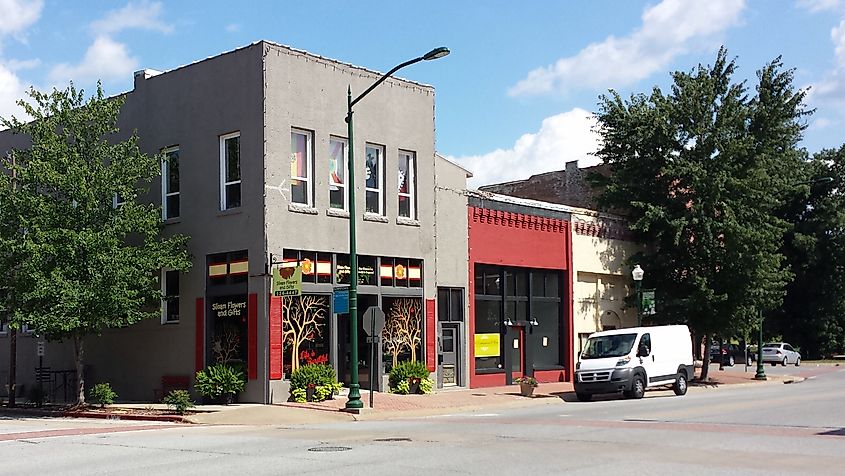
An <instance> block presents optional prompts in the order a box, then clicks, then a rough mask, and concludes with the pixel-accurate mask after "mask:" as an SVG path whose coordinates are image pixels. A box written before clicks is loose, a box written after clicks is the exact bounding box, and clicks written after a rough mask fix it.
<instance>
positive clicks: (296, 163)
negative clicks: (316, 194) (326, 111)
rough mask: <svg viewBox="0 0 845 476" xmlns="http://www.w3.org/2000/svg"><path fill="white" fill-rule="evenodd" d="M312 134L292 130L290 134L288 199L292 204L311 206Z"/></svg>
mask: <svg viewBox="0 0 845 476" xmlns="http://www.w3.org/2000/svg"><path fill="white" fill-rule="evenodd" d="M313 137H314V135H313V133H311V132H308V131H303V130H301V129H293V130H291V133H290V197H291V201H292V202H293V203H299V204H302V205H308V206H309V207H310V206H311V205H312V196H313V194H312V191H311V170H312V169H313V167H314V157H313V154H312V152H311V151H312V150H313V149H312V147H313V146H312V138H313Z"/></svg>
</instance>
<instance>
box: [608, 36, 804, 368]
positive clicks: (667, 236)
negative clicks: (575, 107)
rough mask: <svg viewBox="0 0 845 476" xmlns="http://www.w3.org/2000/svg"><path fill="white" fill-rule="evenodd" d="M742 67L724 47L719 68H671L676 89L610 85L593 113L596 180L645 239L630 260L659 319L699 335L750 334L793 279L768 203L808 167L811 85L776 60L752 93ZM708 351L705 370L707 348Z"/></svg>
mask: <svg viewBox="0 0 845 476" xmlns="http://www.w3.org/2000/svg"><path fill="white" fill-rule="evenodd" d="M735 70H736V64H735V61H734V60H728V58H727V51H726V50H725V49H724V48H722V49H721V50H720V51H719V53H718V55H717V57H716V61H715V63H714V64H713V65H712V66H703V65H699V66H698V67H697V68H695V69H693V70H692V71H690V72H675V73H672V78H673V84H672V86H671V91H670V92H668V93H664V92H663V91H661V90H660V89H659V88H654V89H653V90H652V92H651V94H649V95H645V94H636V95H633V96H631V97H630V98H629V99H627V100H624V99H623V98H622V97H621V96H620V95H619V94H618V93H616V92H615V91H610V93H609V94H608V95H603V96H601V97H600V102H599V109H600V111H599V112H598V113H597V117H598V123H599V127H598V130H599V132H600V134H601V135H602V137H603V143H602V146H601V148H600V150H599V151H598V153H597V155H598V157H599V158H601V159H602V160H603V161H604V163H606V164H608V165H609V168H610V174H609V176H607V177H596V176H594V177H592V180H593V181H594V182H595V184H596V185H598V186H601V187H603V191H602V193H601V195H600V198H599V200H600V203H601V204H602V205H604V206H607V207H612V208H615V209H619V210H625V213H626V214H627V215H628V216H629V219H630V223H631V229H632V231H633V232H634V235H635V237H636V239H637V240H638V241H639V242H640V243H642V244H644V245H646V246H645V247H644V249H645V251H643V252H642V253H640V254H639V255H637V256H635V257H634V258H633V259H632V264H633V262H638V263H640V264H641V265H642V266H643V267H644V268H645V269H646V271H647V273H646V283H645V285H647V286H648V287H655V288H656V289H657V290H658V293H657V311H658V314H657V315H656V316H654V319H653V322H655V323H660V322H665V323H670V322H671V323H686V324H688V325H689V326H690V327H691V328H692V329H693V332H694V333H695V334H696V335H697V336H699V337H702V336H708V337H709V336H711V335H714V334H721V335H724V334H726V333H730V334H739V335H742V334H743V333H744V332H747V331H748V330H749V329H751V328H752V327H753V326H755V325H756V323H757V319H758V318H757V316H758V313H759V310H760V309H761V308H762V309H773V308H775V307H777V306H778V305H779V304H780V301H781V299H782V296H783V293H784V286H785V285H786V283H787V282H788V280H789V278H790V274H789V271H788V270H787V269H786V267H785V266H784V263H783V256H782V254H781V253H780V244H781V240H782V238H783V233H784V232H785V231H786V230H787V228H788V224H787V222H785V221H784V220H782V219H778V218H776V217H775V216H774V215H773V211H774V209H775V208H776V207H778V206H779V205H780V204H782V203H783V201H784V200H785V197H784V191H785V190H787V189H788V183H789V181H790V180H794V178H795V175H796V173H798V172H797V171H798V170H800V167H801V160H802V154H801V151H800V150H798V149H797V143H798V141H799V140H800V138H801V134H802V131H803V129H804V127H805V125H804V124H803V121H802V118H803V117H804V116H805V115H806V114H808V113H809V112H808V111H807V110H806V109H805V108H804V106H803V98H804V95H805V93H804V92H803V91H796V90H795V88H794V87H793V85H792V79H793V73H792V71H791V70H785V71H784V70H783V69H782V64H781V62H780V59H776V60H774V61H772V62H771V63H769V64H767V65H766V66H765V67H764V68H763V69H761V70H760V71H759V72H758V75H757V77H758V82H757V85H756V94H754V95H753V96H752V95H751V93H750V91H749V90H748V88H747V86H746V84H745V83H744V82H736V81H734V78H733V76H734V73H735ZM708 340H709V339H708ZM704 360H705V366H704V369H703V371H702V377H703V378H706V375H707V365H706V364H708V363H709V352H705V353H704Z"/></svg>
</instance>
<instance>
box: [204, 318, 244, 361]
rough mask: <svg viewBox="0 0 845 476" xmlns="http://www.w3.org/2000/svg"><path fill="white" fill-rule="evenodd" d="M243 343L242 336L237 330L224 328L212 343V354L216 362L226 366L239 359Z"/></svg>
mask: <svg viewBox="0 0 845 476" xmlns="http://www.w3.org/2000/svg"><path fill="white" fill-rule="evenodd" d="M240 343H241V338H240V335H239V334H238V331H237V329H233V328H231V327H227V328H224V329H223V330H221V331H220V332H219V333H218V334H217V335H215V336H214V340H213V341H212V343H211V352H212V353H213V354H214V360H215V361H216V362H217V363H218V364H225V363H228V362H230V361H232V360H236V359H237V358H238V357H239V354H238V351H239V350H240V349H239V345H240Z"/></svg>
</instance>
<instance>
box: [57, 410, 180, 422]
mask: <svg viewBox="0 0 845 476" xmlns="http://www.w3.org/2000/svg"><path fill="white" fill-rule="evenodd" d="M59 416H63V417H68V418H96V419H100V420H132V421H160V422H169V423H189V424H192V423H193V422H192V421H190V420H187V419H186V418H185V417H183V416H179V415H133V414H131V413H111V412H109V413H101V412H84V411H82V412H77V411H67V412H61V413H60V414H59Z"/></svg>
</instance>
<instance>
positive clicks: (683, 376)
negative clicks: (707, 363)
mask: <svg viewBox="0 0 845 476" xmlns="http://www.w3.org/2000/svg"><path fill="white" fill-rule="evenodd" d="M672 390H674V391H675V395H678V396H680V395H686V394H687V373H686V372H678V378H677V379H675V384H674V385H672Z"/></svg>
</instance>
